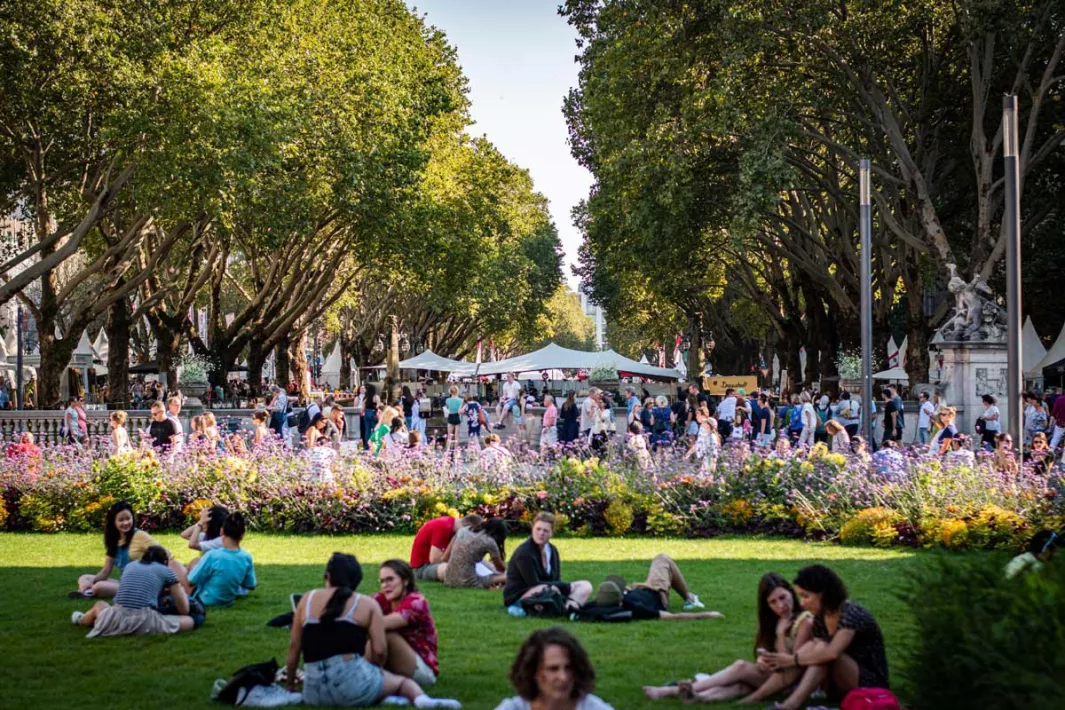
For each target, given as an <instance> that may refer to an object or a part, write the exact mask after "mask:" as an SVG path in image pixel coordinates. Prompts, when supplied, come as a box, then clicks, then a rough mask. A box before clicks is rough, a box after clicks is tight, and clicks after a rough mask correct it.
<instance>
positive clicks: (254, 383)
mask: <svg viewBox="0 0 1065 710" xmlns="http://www.w3.org/2000/svg"><path fill="white" fill-rule="evenodd" d="M266 355H267V353H266V351H265V350H263V349H262V348H261V347H259V346H257V345H256V343H255V341H252V343H251V344H249V345H248V373H247V374H248V386H249V387H251V391H252V392H253V393H255V394H259V393H260V392H262V389H263V364H264V363H265V362H266Z"/></svg>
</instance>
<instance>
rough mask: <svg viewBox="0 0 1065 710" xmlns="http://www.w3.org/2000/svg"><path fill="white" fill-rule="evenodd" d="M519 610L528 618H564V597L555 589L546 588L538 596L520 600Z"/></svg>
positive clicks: (534, 595)
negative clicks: (522, 610) (523, 611)
mask: <svg viewBox="0 0 1065 710" xmlns="http://www.w3.org/2000/svg"><path fill="white" fill-rule="evenodd" d="M521 608H522V609H524V610H525V613H526V614H528V615H529V616H541V617H550V616H565V614H566V597H564V596H562V592H560V591H558V589H556V588H555V587H548V588H547V589H545V590H544V591H542V592H540V593H539V594H533V595H532V596H530V597H525V598H524V599H522V600H521Z"/></svg>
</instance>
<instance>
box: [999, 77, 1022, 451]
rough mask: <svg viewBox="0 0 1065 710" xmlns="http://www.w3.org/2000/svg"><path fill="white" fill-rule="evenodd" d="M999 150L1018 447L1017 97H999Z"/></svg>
mask: <svg viewBox="0 0 1065 710" xmlns="http://www.w3.org/2000/svg"><path fill="white" fill-rule="evenodd" d="M1002 134H1003V141H1002V153H1003V157H1004V158H1005V164H1006V165H1005V167H1006V218H1005V219H1006V315H1007V326H1006V333H1007V336H1006V355H1007V358H1008V361H1009V366H1008V373H1007V377H1008V378H1009V379H1008V382H1007V390H1006V391H1007V396H1008V397H1009V433H1010V436H1011V437H1013V440H1014V441H1015V442H1017V444H1018V445H1017V450H1018V451H1020V450H1021V446H1020V442H1021V441H1023V439H1022V438H1021V421H1022V420H1021V412H1022V409H1023V407H1022V405H1021V392H1022V388H1023V386H1024V380H1023V377H1024V374H1023V371H1022V370H1021V195H1020V159H1019V158H1018V156H1017V97H1016V96H1014V95H1007V96H1004V97H1002Z"/></svg>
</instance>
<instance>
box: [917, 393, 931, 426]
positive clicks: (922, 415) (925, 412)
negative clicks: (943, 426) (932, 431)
mask: <svg viewBox="0 0 1065 710" xmlns="http://www.w3.org/2000/svg"><path fill="white" fill-rule="evenodd" d="M935 411H936V407H935V405H934V404H932V403H931V402H929V401H927V400H926V401H925V402H924V404H922V405H921V411H920V412H918V414H917V428H918V429H927V428H928V427H929V426H931V424H932V415H933V414H935Z"/></svg>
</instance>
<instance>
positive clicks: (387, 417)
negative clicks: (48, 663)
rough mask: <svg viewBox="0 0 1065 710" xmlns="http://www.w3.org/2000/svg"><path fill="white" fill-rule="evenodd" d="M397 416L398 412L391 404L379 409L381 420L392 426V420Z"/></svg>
mask: <svg viewBox="0 0 1065 710" xmlns="http://www.w3.org/2000/svg"><path fill="white" fill-rule="evenodd" d="M398 416H399V412H398V411H397V410H396V408H395V407H393V406H392V405H388V406H387V407H385V408H384V409H383V410H381V421H382V422H384V423H385V424H387V425H388V426H392V420H393V419H395V418H396V417H398Z"/></svg>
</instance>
